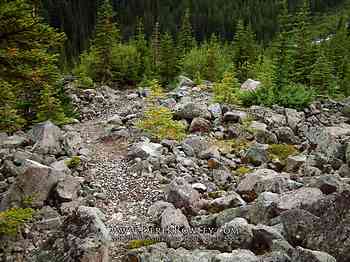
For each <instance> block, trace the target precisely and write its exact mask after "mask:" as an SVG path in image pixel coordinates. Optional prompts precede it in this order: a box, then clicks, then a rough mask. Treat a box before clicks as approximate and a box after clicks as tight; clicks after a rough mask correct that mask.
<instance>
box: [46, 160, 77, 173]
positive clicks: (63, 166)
mask: <svg viewBox="0 0 350 262" xmlns="http://www.w3.org/2000/svg"><path fill="white" fill-rule="evenodd" d="M67 160H69V159H63V160H60V161H56V162H53V163H52V164H51V165H50V167H52V168H53V169H56V170H58V171H60V172H62V173H64V174H65V175H71V174H72V171H71V170H70V169H69V167H68V166H67Z"/></svg>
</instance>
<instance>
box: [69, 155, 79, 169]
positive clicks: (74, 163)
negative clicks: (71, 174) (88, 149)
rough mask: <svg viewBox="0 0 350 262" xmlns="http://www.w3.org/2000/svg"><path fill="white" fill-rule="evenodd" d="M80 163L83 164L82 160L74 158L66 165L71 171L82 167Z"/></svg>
mask: <svg viewBox="0 0 350 262" xmlns="http://www.w3.org/2000/svg"><path fill="white" fill-rule="evenodd" d="M80 163H81V159H80V157H78V156H73V157H72V158H70V159H68V160H66V161H65V164H66V165H67V167H69V168H70V169H74V168H76V167H78V166H79V165H80Z"/></svg>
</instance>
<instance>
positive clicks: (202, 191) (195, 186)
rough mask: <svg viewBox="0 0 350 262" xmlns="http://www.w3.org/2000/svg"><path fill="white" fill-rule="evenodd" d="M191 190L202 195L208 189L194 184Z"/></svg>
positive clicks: (199, 184)
mask: <svg viewBox="0 0 350 262" xmlns="http://www.w3.org/2000/svg"><path fill="white" fill-rule="evenodd" d="M192 188H193V189H195V190H197V191H198V192H200V193H204V192H206V191H207V189H208V188H207V186H206V185H204V184H202V183H194V184H192Z"/></svg>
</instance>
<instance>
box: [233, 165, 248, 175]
mask: <svg viewBox="0 0 350 262" xmlns="http://www.w3.org/2000/svg"><path fill="white" fill-rule="evenodd" d="M251 171H252V169H251V168H249V167H246V166H241V167H239V168H237V169H236V174H237V175H238V176H242V175H245V174H248V173H250V172H251Z"/></svg>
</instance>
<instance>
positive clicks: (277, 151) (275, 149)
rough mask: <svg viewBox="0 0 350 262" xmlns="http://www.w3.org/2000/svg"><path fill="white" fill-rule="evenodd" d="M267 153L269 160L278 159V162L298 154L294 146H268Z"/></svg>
mask: <svg viewBox="0 0 350 262" xmlns="http://www.w3.org/2000/svg"><path fill="white" fill-rule="evenodd" d="M267 152H268V155H269V159H271V160H274V159H278V160H280V161H285V160H286V159H287V158H288V157H289V156H293V155H296V154H298V153H299V151H298V150H297V149H296V148H295V146H293V145H285V144H273V145H269V148H268V150H267Z"/></svg>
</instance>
